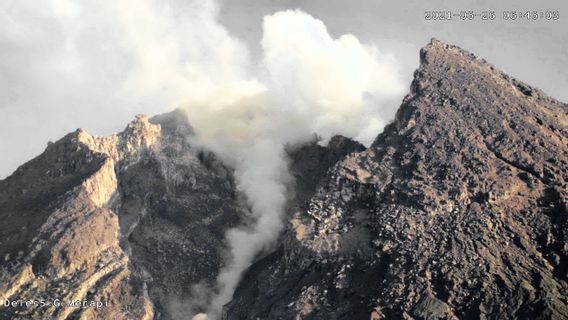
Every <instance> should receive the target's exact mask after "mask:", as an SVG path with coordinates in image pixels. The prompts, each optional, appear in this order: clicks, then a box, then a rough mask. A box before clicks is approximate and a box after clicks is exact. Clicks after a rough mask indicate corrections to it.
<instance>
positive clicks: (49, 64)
mask: <svg viewBox="0 0 568 320" xmlns="http://www.w3.org/2000/svg"><path fill="white" fill-rule="evenodd" d="M7 3H8V4H7V5H3V7H2V11H0V16H1V17H2V19H3V22H2V26H3V27H4V28H2V31H0V32H1V33H0V41H2V43H4V44H6V43H7V44H8V45H13V47H14V48H12V49H11V50H12V51H10V52H16V53H17V52H18V50H20V49H18V48H24V49H25V50H32V49H34V48H36V47H37V48H39V49H41V50H47V51H49V52H50V55H49V56H48V58H49V59H41V58H42V57H41V56H39V57H35V56H32V58H33V59H34V60H33V61H34V64H33V65H32V66H31V67H30V68H29V69H26V70H24V73H27V74H29V75H28V78H34V77H35V75H36V74H39V75H41V76H38V77H35V78H34V79H35V80H34V83H33V85H35V86H37V87H39V88H42V89H43V90H45V91H46V92H49V94H47V93H46V95H45V97H44V98H43V100H42V102H43V103H46V104H47V106H48V107H54V106H59V105H61V104H65V103H73V104H75V105H76V106H77V107H81V106H83V107H84V106H85V105H86V106H93V105H94V104H96V105H103V106H104V108H110V109H120V108H121V106H124V108H126V109H127V110H130V111H133V110H135V111H136V112H145V113H148V112H159V111H165V110H169V109H171V108H175V107H179V106H182V107H183V108H184V109H186V110H187V113H188V117H189V121H190V123H191V124H192V126H193V127H194V129H195V131H196V137H195V139H196V141H195V143H196V144H198V145H200V146H202V147H204V148H206V149H209V150H211V151H213V152H214V153H216V154H217V155H218V156H219V157H220V158H221V159H222V160H223V161H225V162H226V163H227V164H228V165H230V166H232V167H233V168H234V169H235V177H236V180H237V184H238V189H239V190H240V191H241V192H242V193H243V194H244V195H245V196H246V199H247V201H248V204H249V206H250V209H251V213H252V215H253V218H254V219H252V220H253V222H252V224H250V225H245V226H241V227H239V228H236V229H234V230H230V231H229V232H228V233H227V234H226V240H227V245H228V248H229V252H228V253H227V259H226V262H225V266H224V268H223V270H222V272H221V274H220V275H219V277H218V279H217V284H216V288H214V296H213V298H212V299H211V301H209V303H208V304H209V307H208V308H207V310H203V311H204V312H206V313H207V315H205V314H200V315H197V316H196V318H195V319H198V318H204V317H206V318H207V319H218V318H219V316H220V311H221V308H222V306H223V305H224V304H225V303H227V302H228V301H230V299H231V297H232V295H233V292H234V289H235V287H236V285H237V284H238V281H239V280H240V277H241V275H242V273H243V271H244V270H246V268H247V267H248V266H250V264H251V263H252V262H253V259H254V258H255V257H256V256H257V255H258V254H259V253H260V252H262V251H263V250H268V249H270V247H271V246H272V245H274V242H275V240H276V239H277V237H278V236H279V233H280V231H281V229H282V226H283V221H282V218H283V210H284V206H285V204H286V194H287V190H286V187H287V185H289V182H290V177H289V175H288V166H287V159H286V154H285V147H286V146H288V145H293V144H298V143H302V142H304V141H307V140H310V139H311V137H313V134H314V133H317V134H318V135H319V136H321V137H322V138H323V139H324V141H326V140H327V139H329V138H331V136H333V135H334V134H343V135H345V136H349V137H353V138H356V139H358V140H359V141H362V142H364V143H366V144H369V143H370V142H371V141H372V140H373V139H374V137H375V136H376V135H377V133H378V132H379V131H380V130H381V129H382V127H383V126H384V125H385V123H386V121H388V120H390V119H389V118H390V116H391V115H392V114H393V110H394V108H395V106H396V105H397V104H398V100H400V99H401V97H402V94H403V91H404V90H403V89H404V87H405V84H404V83H403V81H401V78H400V77H399V74H398V67H397V61H396V59H395V58H394V57H393V56H392V55H390V54H387V53H385V52H383V51H381V50H379V49H378V48H376V47H375V46H373V45H368V44H363V43H361V42H359V40H358V39H357V38H356V37H355V36H353V35H343V36H341V37H339V38H333V37H332V36H330V34H329V32H328V31H327V29H326V27H325V25H324V23H323V22H322V21H320V20H318V19H316V18H314V17H312V16H310V15H309V14H307V13H304V12H301V11H298V10H290V11H281V12H277V13H274V14H272V15H268V16H265V17H264V20H263V22H262V29H263V37H262V43H261V45H262V46H261V47H262V50H263V52H262V53H261V55H260V56H262V57H263V58H262V60H261V61H251V59H250V55H249V53H248V51H247V48H246V47H245V45H243V43H242V42H241V41H239V39H237V38H236V37H234V36H232V35H231V34H230V33H229V31H228V30H226V29H225V28H224V27H223V26H222V25H221V23H220V22H219V21H218V10H219V8H218V6H217V5H216V4H215V3H214V2H213V1H210V0H204V1H199V0H189V1H181V0H169V1H157V0H156V1H154V0H113V1H90V2H86V1H79V0H76V1H75V0H50V1H44V2H42V5H38V4H37V3H35V2H33V1H28V0H18V1H13V2H12V1H8V2H7ZM30 17H31V18H30ZM38 21H40V22H42V23H43V24H44V25H43V27H44V28H40V27H41V26H40V27H37V28H36V26H30V25H29V24H31V23H33V22H36V23H37V22H38ZM260 24H261V21H259V27H260ZM45 26H50V27H51V29H49V28H45ZM30 29H31V30H34V32H36V33H37V35H36V36H37V37H36V38H37V39H35V40H32V42H30V43H27V42H24V43H17V41H15V40H14V39H17V38H18V37H19V36H21V33H25V32H26V31H29V30H30ZM50 30H51V31H50ZM43 38H46V39H48V40H49V39H51V40H52V42H53V43H51V42H50V43H45V44H42V42H41V41H40V39H43ZM36 40H37V41H40V45H38V44H37V43H33V41H36ZM48 42H49V41H48ZM8 47H9V46H8ZM24 49H22V50H24ZM26 52H27V51H26ZM0 55H2V53H0ZM10 58H14V57H10ZM14 59H15V58H14ZM2 68H4V69H6V68H7V67H6V66H2ZM48 71H51V73H50V74H49V75H48ZM12 72H13V73H17V72H16V70H12ZM54 77H55V78H56V79H57V80H58V81H53V79H54ZM12 89H14V90H16V93H14V92H12V91H10V92H3V91H0V93H1V95H4V93H5V94H6V95H4V96H5V97H8V98H5V99H10V97H11V95H17V96H18V95H20V96H24V93H25V90H24V89H23V88H18V87H13V88H12ZM0 90H2V89H0ZM18 90H21V91H22V92H19V91H18ZM66 90H72V91H73V93H67V91H66ZM70 96H71V102H69V100H66V99H69V97H70ZM0 99H2V98H0ZM2 102H3V103H4V102H6V104H8V105H10V104H9V102H10V101H8V100H6V101H2ZM33 103H37V101H35V100H33V101H27V100H23V101H20V104H14V107H21V106H22V105H23V107H25V105H26V104H33ZM108 105H110V106H108ZM156 105H159V106H162V107H161V108H163V109H160V108H156V107H155V106H156ZM94 110H95V111H97V110H98V109H97V108H95V109H94ZM117 112H118V111H117ZM95 113H96V112H95ZM94 116H96V115H94ZM9 120H10V119H9ZM122 122H123V121H121V123H122Z"/></svg>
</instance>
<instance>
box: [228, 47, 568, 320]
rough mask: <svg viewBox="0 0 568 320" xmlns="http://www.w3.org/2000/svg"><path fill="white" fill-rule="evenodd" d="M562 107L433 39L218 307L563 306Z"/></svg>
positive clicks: (259, 310) (565, 159)
mask: <svg viewBox="0 0 568 320" xmlns="http://www.w3.org/2000/svg"><path fill="white" fill-rule="evenodd" d="M567 113H568V106H567V105H566V104H563V103H560V102H558V101H556V100H554V99H552V98H549V97H547V96H546V95H544V94H543V93H542V92H540V91H539V90H537V89H534V88H531V87H530V86H528V85H526V84H524V83H521V82H519V81H517V80H515V79H512V78H510V77H509V76H507V75H505V74H503V73H502V72H500V71H498V70H496V69H495V68H494V67H493V66H491V65H489V64H487V63H485V62H484V61H483V60H480V59H478V58H476V57H475V56H473V55H472V54H470V53H467V52H465V51H463V50H460V49H459V48H457V47H453V46H448V45H446V44H443V43H441V42H439V41H436V40H433V41H432V43H430V44H429V45H427V46H426V47H425V48H424V49H423V50H422V51H421V66H420V68H419V69H418V70H417V71H416V73H415V79H414V81H413V83H412V87H411V92H410V94H409V95H408V96H406V98H405V99H404V101H403V104H402V106H401V107H400V109H399V111H398V113H397V115H396V119H395V121H394V122H393V123H392V124H390V125H389V126H387V128H386V129H385V130H384V132H383V133H382V134H381V135H379V136H378V137H377V139H376V140H375V142H374V143H373V145H372V147H371V148H369V149H368V150H364V151H360V152H354V153H352V154H350V155H349V156H347V157H346V158H344V159H343V160H341V161H339V162H338V163H337V164H336V165H335V166H333V168H332V169H331V170H330V171H329V172H328V173H327V175H326V176H325V178H323V180H322V181H321V182H320V183H319V185H318V187H317V191H316V192H315V195H314V196H313V197H311V199H310V200H309V201H308V204H307V206H306V208H305V209H304V210H298V211H297V212H296V213H295V214H294V216H293V217H292V218H291V220H290V225H289V228H288V230H287V233H286V237H285V239H284V240H283V242H282V245H281V246H280V247H279V249H278V250H277V251H275V252H274V253H273V254H271V255H270V256H267V257H266V258H264V259H262V260H261V261H259V262H257V263H256V264H254V265H253V266H252V267H251V268H250V269H249V271H248V272H247V274H246V276H245V278H244V279H243V280H242V281H241V284H240V286H239V288H238V289H237V291H236V293H235V296H234V299H233V301H232V302H231V303H230V304H228V305H227V306H226V308H225V318H226V319H259V318H260V319H369V318H371V319H383V318H384V319H566V318H568V301H567V294H568V284H567V254H568V242H567V240H568V234H567V233H568V224H567V215H568V214H567V210H566V199H568V197H567V195H568V191H567V188H568V185H567V182H568V114H567Z"/></svg>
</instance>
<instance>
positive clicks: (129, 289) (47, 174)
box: [0, 112, 243, 319]
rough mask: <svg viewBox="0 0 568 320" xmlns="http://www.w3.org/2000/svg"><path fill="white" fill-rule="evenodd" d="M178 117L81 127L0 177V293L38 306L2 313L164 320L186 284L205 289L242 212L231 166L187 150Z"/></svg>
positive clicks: (15, 316) (184, 129)
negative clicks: (100, 129)
mask: <svg viewBox="0 0 568 320" xmlns="http://www.w3.org/2000/svg"><path fill="white" fill-rule="evenodd" d="M180 119H183V120H180ZM184 119H185V116H184V115H180V114H178V113H177V112H174V113H172V114H166V115H162V116H159V117H156V118H153V119H151V120H150V119H148V118H147V117H145V116H139V117H137V119H136V120H135V121H133V122H132V123H130V124H129V125H128V127H127V128H126V129H125V130H124V131H123V132H121V133H119V134H116V135H113V136H110V137H95V136H91V135H89V134H88V133H86V132H85V131H83V130H77V131H76V132H74V133H71V134H69V135H67V136H66V137H64V138H63V139H61V140H60V141H58V142H56V143H53V144H51V145H50V146H48V148H47V149H46V151H45V152H44V153H43V154H42V155H40V156H38V157H37V158H36V159H34V160H32V161H30V162H29V163H27V164H25V165H23V166H22V167H20V168H19V169H18V170H17V171H16V172H15V173H14V174H13V175H12V176H10V177H8V178H7V179H6V180H3V181H1V182H0V213H1V215H2V220H3V221H4V222H5V223H3V224H2V226H1V227H0V236H1V237H0V238H1V241H2V245H1V246H0V248H1V249H0V250H1V253H2V258H3V262H2V269H1V281H0V285H1V287H0V294H1V298H2V299H3V300H4V299H6V298H8V299H10V300H15V301H18V300H20V299H36V300H41V299H45V300H46V301H45V302H46V305H40V306H32V307H30V306H17V307H10V308H1V309H0V318H3V319H4V318H6V319H8V318H10V319H29V318H35V319H47V318H54V319H66V318H86V319H88V318H101V319H102V318H105V319H127V318H129V319H152V318H153V317H160V318H164V319H168V318H169V317H170V315H169V312H170V311H169V310H170V309H171V310H173V311H172V312H175V307H174V306H171V305H170V304H172V303H173V304H175V303H176V301H177V300H176V299H182V298H183V297H184V296H186V295H188V294H189V293H190V290H191V285H192V284H195V283H198V282H209V283H210V284H212V283H213V281H214V279H215V277H216V275H217V272H218V270H219V268H220V264H221V262H222V252H223V250H224V245H223V237H224V232H225V230H226V229H228V228H230V227H232V226H235V225H236V224H237V223H238V222H239V217H240V215H242V210H243V209H242V208H241V207H240V206H239V202H240V201H239V200H238V198H237V195H236V192H235V189H234V184H233V182H232V178H231V172H230V170H229V169H227V168H225V167H224V166H223V165H222V164H220V162H218V161H217V160H215V157H214V156H212V155H210V154H205V153H203V152H200V151H199V150H194V149H193V148H191V147H190V145H189V142H188V140H187V139H188V137H189V136H190V135H191V128H190V127H189V125H188V124H187V121H186V120H184ZM173 298H176V299H173ZM53 299H60V300H61V303H62V304H65V303H67V300H68V299H74V300H77V299H78V300H83V299H84V300H89V301H90V300H93V301H107V302H108V306H105V307H102V308H74V307H58V306H57V305H48V303H51V302H52V300H53Z"/></svg>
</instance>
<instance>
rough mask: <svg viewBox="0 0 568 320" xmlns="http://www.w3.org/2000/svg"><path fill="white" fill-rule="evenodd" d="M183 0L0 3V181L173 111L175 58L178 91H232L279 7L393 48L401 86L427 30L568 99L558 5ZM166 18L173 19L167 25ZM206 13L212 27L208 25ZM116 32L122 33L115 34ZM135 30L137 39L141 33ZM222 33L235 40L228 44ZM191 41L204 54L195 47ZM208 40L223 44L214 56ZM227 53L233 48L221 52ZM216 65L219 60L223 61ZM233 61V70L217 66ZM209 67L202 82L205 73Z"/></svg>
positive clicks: (567, 39)
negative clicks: (185, 59)
mask: <svg viewBox="0 0 568 320" xmlns="http://www.w3.org/2000/svg"><path fill="white" fill-rule="evenodd" d="M190 2H191V1H190ZM190 2H187V1H182V0H170V1H162V2H159V3H160V4H161V3H167V8H166V9H164V10H163V12H162V11H158V12H155V8H162V7H161V6H160V7H157V5H154V4H148V5H146V4H144V5H142V3H143V1H133V0H123V1H108V3H107V2H104V1H97V2H96V4H95V2H93V3H91V4H89V5H87V4H86V2H81V1H71V0H50V1H39V0H35V1H30V0H17V1H11V0H4V1H2V2H1V3H0V120H1V121H2V125H1V126H0V178H1V177H5V176H7V175H9V174H10V173H11V172H13V170H15V169H16V168H17V166H18V165H21V164H22V163H24V162H25V161H27V160H29V159H31V158H32V157H34V156H36V155H38V154H39V153H41V151H42V150H43V149H44V148H45V146H46V143H47V142H48V141H49V140H57V139H59V138H60V137H62V136H63V135H64V134H66V133H68V132H70V131H73V130H75V129H76V128H78V127H83V128H85V129H86V130H87V131H88V132H91V133H93V134H109V133H111V132H114V131H117V130H121V129H122V128H123V127H124V126H125V125H126V123H127V122H128V121H129V120H130V119H132V118H133V117H134V115H135V114H137V113H146V114H150V115H151V114H155V113H160V112H166V111H168V110H169V109H171V108H173V107H174V106H175V101H178V100H176V99H177V98H179V95H177V94H172V92H173V91H176V90H173V89H171V90H170V88H171V87H176V86H183V85H185V84H186V83H187V81H185V80H186V79H178V77H179V75H178V73H177V70H175V68H176V66H178V64H174V63H171V61H170V60H176V59H178V58H180V56H181V55H184V54H187V55H190V56H191V59H190V61H191V62H192V63H193V64H187V63H186V64H181V65H182V66H183V68H185V70H184V72H186V74H191V75H193V74H197V75H199V77H197V79H198V80H199V81H197V82H195V84H196V86H193V85H190V86H189V87H191V88H189V89H188V90H190V91H191V90H193V91H194V96H195V95H196V93H195V92H197V93H200V92H207V93H209V94H211V95H213V94H216V95H223V93H221V92H223V90H221V89H223V88H229V89H231V88H234V86H233V85H232V83H233V82H232V80H231V79H232V77H234V75H235V74H240V73H241V72H245V73H246V71H242V70H240V69H247V68H244V67H243V68H241V67H240V66H242V65H245V64H246V62H243V61H256V60H259V59H261V58H262V57H263V52H262V46H261V44H260V43H261V38H262V36H263V31H262V23H263V22H262V21H263V16H265V15H268V14H273V13H275V12H276V11H279V10H285V9H300V10H302V11H304V12H306V13H308V14H310V15H311V16H313V17H314V18H316V19H319V20H321V21H322V22H323V23H324V24H325V26H326V27H327V30H328V31H329V33H330V34H331V35H332V36H333V37H334V38H337V37H339V36H341V35H344V34H353V35H354V36H355V37H357V39H358V40H359V41H360V42H361V43H363V44H367V45H374V46H375V47H376V48H377V49H378V50H379V51H380V52H381V53H384V54H387V55H388V54H391V55H392V56H393V57H395V58H396V60H397V62H396V65H397V67H398V68H399V72H400V76H401V77H402V79H403V82H404V83H405V84H406V85H408V81H410V79H411V76H412V71H413V70H414V69H415V68H416V67H417V65H418V50H419V48H420V47H422V46H423V45H424V44H426V43H427V42H428V41H429V39H430V38H431V37H436V38H439V39H440V40H442V41H445V42H448V43H452V44H457V45H459V46H461V47H462V48H464V49H467V50H469V51H472V52H474V53H476V54H477V55H478V56H481V57H483V58H485V59H486V60H488V61H489V62H491V63H493V64H494V65H496V66H497V67H499V68H501V69H503V70H504V71H506V72H508V73H510V74H511V75H513V76H514V77H517V78H519V79H520V80H523V81H525V82H527V83H529V84H531V85H534V86H537V87H539V88H541V89H543V90H544V91H545V92H546V93H548V94H550V95H552V96H554V97H556V98H558V99H560V100H562V101H568V90H567V89H566V88H568V74H567V72H566V70H568V16H567V15H568V2H567V1H565V0H557V1H538V2H537V1H518V0H514V1H513V0H512V1H499V2H498V4H497V1H452V2H451V4H448V3H449V2H448V1H428V4H426V1H419V0H416V1H390V2H387V1H373V0H351V1H339V0H310V1H285V0H270V1H259V0H256V1H255V0H222V1H220V3H219V9H218V10H219V11H218V14H217V11H216V8H208V7H207V6H208V5H207V4H205V2H204V5H203V6H202V5H200V4H199V1H197V2H195V1H193V2H191V3H190ZM110 3H112V4H110ZM115 3H118V4H115ZM144 3H152V1H150V0H149V1H145V2H144ZM157 3H158V2H157ZM425 10H453V11H459V10H478V11H479V10H494V11H496V14H497V17H496V19H495V20H494V21H473V22H472V21H467V22H464V21H459V20H456V21H451V22H448V21H446V22H441V21H425V20H424V11H425ZM503 10H542V11H544V10H558V11H559V12H560V19H559V20H558V21H546V20H542V21H537V22H534V21H527V20H526V19H519V20H517V21H505V20H503V19H502V16H501V14H502V11H503ZM171 16H173V17H174V18H175V19H176V21H175V23H174V22H172V23H169V22H168V21H167V19H169V18H167V17H171ZM211 17H213V18H211ZM212 19H213V20H216V21H217V22H218V23H219V24H220V26H219V25H216V24H215V23H213V24H212V23H211V20H212ZM164 20H166V23H164ZM180 21H181V22H180ZM119 29H120V30H122V31H121V32H117V31H116V30H119ZM140 30H142V31H140ZM157 30H158V31H159V32H158V31H157ZM140 32H144V33H145V34H146V35H147V37H144V38H143V39H141V38H140ZM227 34H228V35H227ZM228 37H230V38H228ZM231 38H232V39H236V40H235V41H228V40H227V39H231ZM125 39H126V40H125ZM240 41H242V43H238V42H240ZM233 42H237V43H233ZM200 46H204V47H205V48H207V49H206V50H197V49H194V47H200ZM215 46H219V48H221V49H220V50H219V53H218V54H217V53H216V52H215V50H214V48H215ZM241 46H242V47H244V48H241ZM212 48H213V49H212ZM212 50H213V51H212ZM162 51H164V52H167V53H169V54H168V55H166V54H163V52H162ZM133 52H134V53H133ZM211 52H214V53H215V54H214V59H211V58H210V55H211ZM234 52H236V53H238V54H235V55H231V53H234ZM243 52H244V53H243ZM241 60H243V61H241ZM201 61H203V62H202V63H201ZM217 61H222V63H221V65H222V66H223V67H222V68H220V67H218V66H217V65H216V64H217V63H216V62H217ZM231 65H239V67H238V68H229V67H227V66H231ZM196 70H197V71H196ZM207 73H209V74H210V76H211V77H210V78H207V79H205V80H203V79H202V78H203V76H202V75H203V74H207ZM155 74H158V75H159V76H157V77H154V75H155ZM217 74H223V81H222V83H219V86H218V87H219V88H221V89H218V90H215V89H213V87H215V86H216V84H217V82H216V78H215V76H216V75H217ZM182 80H183V81H182ZM184 81H185V82H184ZM191 84H193V82H192V83H191ZM133 88H134V89H133ZM229 89H227V90H229ZM177 91H179V90H177ZM177 91H176V92H177ZM229 94H230V93H227V95H229ZM197 95H198V94H197ZM165 96H167V97H165ZM172 97H173V98H172ZM180 99H181V98H180ZM180 101H181V100H180ZM397 107H398V102H392V107H391V110H390V111H391V112H390V114H392V113H393V112H394V110H395V109H396V108H397Z"/></svg>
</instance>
